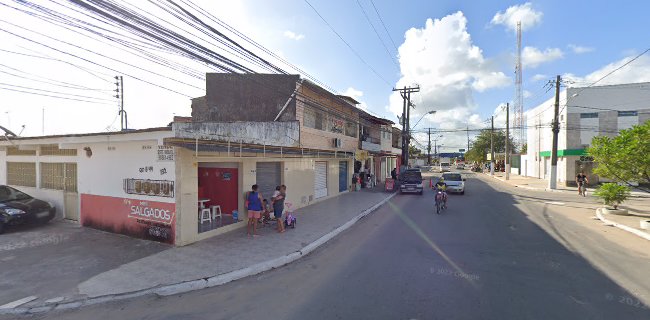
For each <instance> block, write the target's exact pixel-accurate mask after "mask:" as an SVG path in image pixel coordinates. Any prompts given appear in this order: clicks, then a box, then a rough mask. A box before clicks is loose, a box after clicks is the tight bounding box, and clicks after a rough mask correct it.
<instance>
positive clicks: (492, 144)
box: [490, 116, 494, 176]
mask: <svg viewBox="0 0 650 320" xmlns="http://www.w3.org/2000/svg"><path fill="white" fill-rule="evenodd" d="M490 175H491V176H493V175H494V116H492V129H491V130H490Z"/></svg>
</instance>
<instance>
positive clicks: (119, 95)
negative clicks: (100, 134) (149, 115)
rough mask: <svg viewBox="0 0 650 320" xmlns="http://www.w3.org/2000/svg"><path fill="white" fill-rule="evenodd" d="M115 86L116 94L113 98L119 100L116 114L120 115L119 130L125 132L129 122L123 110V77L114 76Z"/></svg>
mask: <svg viewBox="0 0 650 320" xmlns="http://www.w3.org/2000/svg"><path fill="white" fill-rule="evenodd" d="M115 85H116V86H117V89H115V92H117V94H116V95H115V96H114V97H115V98H118V99H119V100H120V110H119V111H118V112H117V113H118V114H119V115H120V130H127V129H128V128H129V121H128V118H127V115H126V110H124V77H122V76H115Z"/></svg>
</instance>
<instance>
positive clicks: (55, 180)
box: [40, 162, 77, 192]
mask: <svg viewBox="0 0 650 320" xmlns="http://www.w3.org/2000/svg"><path fill="white" fill-rule="evenodd" d="M40 173H41V188H43V189H54V190H65V191H71V192H76V191H77V164H76V163H48V162H41V172H40Z"/></svg>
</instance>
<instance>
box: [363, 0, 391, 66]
mask: <svg viewBox="0 0 650 320" xmlns="http://www.w3.org/2000/svg"><path fill="white" fill-rule="evenodd" d="M357 5H359V8H360V9H361V12H363V16H364V17H366V21H368V24H369V25H370V27H372V30H373V31H374V32H375V35H377V38H379V41H380V42H381V45H382V46H383V47H384V49H385V50H386V53H387V54H388V58H389V59H390V61H391V62H392V63H393V64H394V65H395V67H397V69H398V70H399V65H397V63H396V62H395V58H393V55H392V54H391V53H390V51H389V50H388V47H387V46H386V43H384V39H382V38H381V37H380V36H379V32H377V29H376V28H375V25H374V24H372V21H370V17H368V14H367V13H366V9H364V8H363V6H362V5H361V2H359V0H357Z"/></svg>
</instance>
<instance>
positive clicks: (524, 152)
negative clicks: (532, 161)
mask: <svg viewBox="0 0 650 320" xmlns="http://www.w3.org/2000/svg"><path fill="white" fill-rule="evenodd" d="M526 153H528V143H524V145H523V146H521V154H526Z"/></svg>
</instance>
